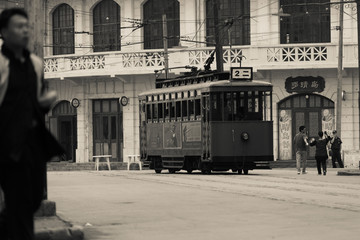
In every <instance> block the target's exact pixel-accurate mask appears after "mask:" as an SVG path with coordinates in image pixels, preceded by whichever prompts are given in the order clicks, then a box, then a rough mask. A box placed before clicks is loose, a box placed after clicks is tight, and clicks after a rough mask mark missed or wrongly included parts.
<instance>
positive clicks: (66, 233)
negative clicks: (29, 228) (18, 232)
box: [34, 216, 84, 240]
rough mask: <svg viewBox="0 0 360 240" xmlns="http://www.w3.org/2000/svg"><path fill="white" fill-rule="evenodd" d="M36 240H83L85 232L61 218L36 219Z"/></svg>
mask: <svg viewBox="0 0 360 240" xmlns="http://www.w3.org/2000/svg"><path fill="white" fill-rule="evenodd" d="M34 220H35V240H83V239H84V232H83V228H82V227H80V226H74V225H72V224H71V223H69V222H67V221H64V220H63V219H61V218H60V217H59V216H52V217H36V218H35V219H34Z"/></svg>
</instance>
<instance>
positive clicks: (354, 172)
mask: <svg viewBox="0 0 360 240" xmlns="http://www.w3.org/2000/svg"><path fill="white" fill-rule="evenodd" d="M337 174H338V175H340V176H360V169H346V168H345V169H341V170H339V171H338V173H337Z"/></svg>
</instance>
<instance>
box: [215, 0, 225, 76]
mask: <svg viewBox="0 0 360 240" xmlns="http://www.w3.org/2000/svg"><path fill="white" fill-rule="evenodd" d="M213 5H214V27H215V47H216V49H215V52H216V69H217V71H218V72H223V71H224V66H223V48H222V45H221V42H220V31H219V0H213Z"/></svg>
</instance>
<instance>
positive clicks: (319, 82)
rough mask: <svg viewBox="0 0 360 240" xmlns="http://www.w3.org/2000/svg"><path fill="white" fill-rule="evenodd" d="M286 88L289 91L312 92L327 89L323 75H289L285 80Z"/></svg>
mask: <svg viewBox="0 0 360 240" xmlns="http://www.w3.org/2000/svg"><path fill="white" fill-rule="evenodd" d="M285 89H286V91H287V92H288V93H293V92H296V93H312V92H319V93H320V92H322V91H324V89H325V80H324V78H323V77H320V76H318V77H295V78H293V77H288V78H287V79H286V81H285Z"/></svg>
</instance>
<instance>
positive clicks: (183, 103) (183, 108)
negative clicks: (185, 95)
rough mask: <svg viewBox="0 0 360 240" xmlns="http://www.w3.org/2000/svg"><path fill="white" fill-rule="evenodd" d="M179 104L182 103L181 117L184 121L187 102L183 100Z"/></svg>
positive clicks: (186, 118) (186, 113)
mask: <svg viewBox="0 0 360 240" xmlns="http://www.w3.org/2000/svg"><path fill="white" fill-rule="evenodd" d="M181 105H182V108H181V109H182V110H181V111H182V118H183V121H186V120H188V102H187V101H186V100H185V101H181Z"/></svg>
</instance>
